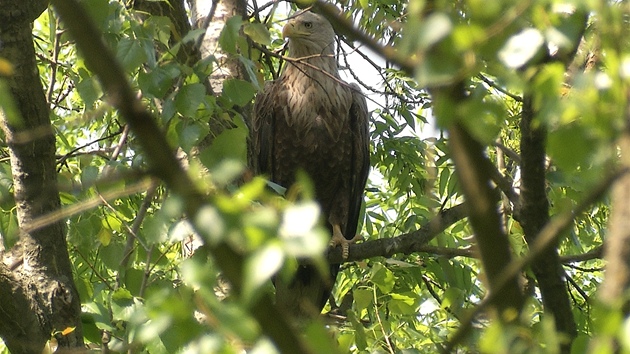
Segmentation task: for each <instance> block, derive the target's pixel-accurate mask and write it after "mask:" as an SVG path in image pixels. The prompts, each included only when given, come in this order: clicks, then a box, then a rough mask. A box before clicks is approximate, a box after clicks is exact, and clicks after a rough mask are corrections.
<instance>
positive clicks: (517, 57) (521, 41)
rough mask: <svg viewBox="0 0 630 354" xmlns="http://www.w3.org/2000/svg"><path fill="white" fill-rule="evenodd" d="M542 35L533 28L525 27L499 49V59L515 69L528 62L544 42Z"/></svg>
mask: <svg viewBox="0 0 630 354" xmlns="http://www.w3.org/2000/svg"><path fill="white" fill-rule="evenodd" d="M544 41H545V39H544V37H543V35H542V34H541V33H540V31H538V30H537V29H534V28H526V29H524V30H522V31H521V32H519V33H517V34H516V35H514V36H512V37H510V39H509V40H508V41H507V42H506V43H505V45H504V46H503V48H501V50H500V51H499V59H500V60H501V61H502V62H503V64H504V65H505V66H507V67H508V68H512V69H517V68H520V67H522V66H524V65H525V64H527V62H529V61H530V60H531V59H533V58H534V56H535V55H536V54H537V53H538V52H539V50H540V49H541V47H542V46H543V44H544Z"/></svg>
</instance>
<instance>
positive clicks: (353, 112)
mask: <svg viewBox="0 0 630 354" xmlns="http://www.w3.org/2000/svg"><path fill="white" fill-rule="evenodd" d="M350 88H351V89H352V106H351V107H350V125H351V129H352V131H353V146H352V153H353V156H352V164H353V166H352V183H351V186H350V191H349V193H350V199H349V200H350V208H349V210H348V224H347V226H346V230H345V233H344V236H345V237H346V238H347V239H352V238H354V236H355V235H356V233H357V225H358V222H359V214H360V213H361V202H362V201H363V192H364V189H365V183H366V182H367V178H368V173H369V171H370V149H369V146H370V137H369V120H368V109H367V102H366V100H365V96H364V95H363V93H362V92H361V89H360V88H359V86H358V85H357V84H355V83H352V84H350Z"/></svg>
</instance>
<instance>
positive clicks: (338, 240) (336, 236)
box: [330, 225, 363, 259]
mask: <svg viewBox="0 0 630 354" xmlns="http://www.w3.org/2000/svg"><path fill="white" fill-rule="evenodd" d="M359 240H363V237H361V235H359V234H357V235H354V237H353V238H352V239H350V240H347V239H346V238H345V237H344V236H343V234H342V233H341V228H340V226H339V225H334V226H333V236H332V239H331V240H330V247H332V248H335V247H337V246H341V258H342V259H347V258H348V254H349V252H350V250H349V247H350V245H351V244H353V243H355V242H357V241H359Z"/></svg>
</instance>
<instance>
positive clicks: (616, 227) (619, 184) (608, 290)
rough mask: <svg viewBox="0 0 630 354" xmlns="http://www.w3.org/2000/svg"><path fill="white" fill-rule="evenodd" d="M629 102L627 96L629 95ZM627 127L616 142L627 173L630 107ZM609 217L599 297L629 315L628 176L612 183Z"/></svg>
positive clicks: (629, 147) (629, 178)
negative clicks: (605, 262) (604, 264)
mask: <svg viewBox="0 0 630 354" xmlns="http://www.w3.org/2000/svg"><path fill="white" fill-rule="evenodd" d="M628 96H629V97H628V99H629V100H630V93H628ZM626 115H627V117H626V127H625V129H624V131H623V133H622V134H621V137H620V138H619V141H618V145H619V151H620V154H621V161H620V167H621V168H622V169H630V104H628V107H627V112H626ZM611 209H612V210H611V213H610V219H609V222H608V238H607V239H606V244H605V246H604V247H605V249H604V259H605V260H606V261H607V265H606V277H605V278H604V282H603V284H602V286H601V290H600V293H599V298H600V300H601V301H602V302H603V303H604V304H606V305H607V306H609V307H611V308H619V307H620V308H622V309H623V311H624V312H625V313H626V314H628V313H630V302H629V301H628V295H627V294H628V289H630V174H629V173H627V172H626V173H625V174H624V175H623V176H622V177H621V178H619V180H617V181H616V182H615V185H614V186H613V189H612V193H611Z"/></svg>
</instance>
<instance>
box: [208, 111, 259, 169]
mask: <svg viewBox="0 0 630 354" xmlns="http://www.w3.org/2000/svg"><path fill="white" fill-rule="evenodd" d="M233 122H234V124H235V125H236V127H234V128H231V129H225V130H224V131H222V132H221V134H219V136H217V137H216V138H215V139H214V140H213V141H212V144H211V145H210V147H208V148H207V149H205V150H204V151H202V152H201V155H200V159H201V162H202V163H203V164H204V166H206V167H208V168H214V167H217V166H219V164H220V163H222V162H223V161H226V160H233V161H238V162H239V163H240V164H241V165H242V166H245V165H246V163H247V136H248V129H247V127H246V126H245V123H244V122H243V120H242V119H240V118H235V119H234V120H233ZM217 177H218V178H220V179H221V178H222V177H221V176H217ZM222 180H223V179H222Z"/></svg>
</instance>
